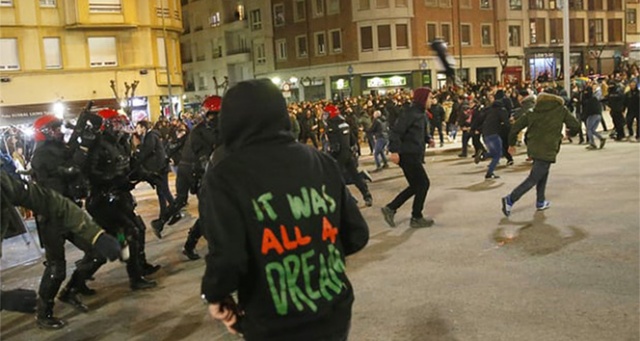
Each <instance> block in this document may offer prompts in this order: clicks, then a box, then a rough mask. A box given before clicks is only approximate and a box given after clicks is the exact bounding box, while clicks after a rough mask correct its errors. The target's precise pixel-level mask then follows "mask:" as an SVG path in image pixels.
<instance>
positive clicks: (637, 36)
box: [624, 0, 640, 64]
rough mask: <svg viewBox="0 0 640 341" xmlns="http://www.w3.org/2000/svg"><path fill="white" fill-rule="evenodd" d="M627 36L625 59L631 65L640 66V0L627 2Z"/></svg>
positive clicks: (628, 0) (627, 0)
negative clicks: (639, 21)
mask: <svg viewBox="0 0 640 341" xmlns="http://www.w3.org/2000/svg"><path fill="white" fill-rule="evenodd" d="M626 2H627V9H626V10H627V12H626V13H627V15H626V18H625V19H626V20H625V21H626V30H627V32H626V34H627V39H626V43H627V50H626V51H625V52H626V53H625V55H624V58H625V59H626V61H628V62H630V63H638V64H640V25H639V24H638V12H639V11H640V0H626Z"/></svg>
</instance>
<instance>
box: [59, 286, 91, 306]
mask: <svg viewBox="0 0 640 341" xmlns="http://www.w3.org/2000/svg"><path fill="white" fill-rule="evenodd" d="M58 299H59V300H60V301H62V302H64V303H67V304H70V305H71V306H72V307H74V308H75V309H76V310H78V311H80V312H83V313H87V312H89V307H87V306H86V305H85V304H84V303H82V301H80V298H79V297H78V290H77V289H76V288H75V287H74V286H73V284H72V283H71V282H70V283H69V284H67V286H66V287H65V288H64V289H62V292H60V295H59V296H58Z"/></svg>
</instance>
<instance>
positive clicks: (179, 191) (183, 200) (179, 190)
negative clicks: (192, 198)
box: [160, 162, 196, 222]
mask: <svg viewBox="0 0 640 341" xmlns="http://www.w3.org/2000/svg"><path fill="white" fill-rule="evenodd" d="M195 181H196V179H195V177H194V174H193V164H191V163H183V162H181V163H179V164H178V174H177V176H176V198H175V200H174V201H173V204H172V205H170V206H169V208H168V209H167V210H166V211H165V213H164V214H163V215H162V216H160V219H161V220H162V221H165V222H166V221H168V220H169V219H171V217H173V216H174V215H176V214H178V212H180V210H181V209H182V208H183V207H185V206H186V205H187V200H188V199H189V190H190V189H191V186H193V184H194V182H195Z"/></svg>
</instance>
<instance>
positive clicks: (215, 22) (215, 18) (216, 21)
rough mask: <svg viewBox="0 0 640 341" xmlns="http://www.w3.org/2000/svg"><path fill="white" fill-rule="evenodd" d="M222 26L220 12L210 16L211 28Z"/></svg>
mask: <svg viewBox="0 0 640 341" xmlns="http://www.w3.org/2000/svg"><path fill="white" fill-rule="evenodd" d="M220 25H222V20H221V19H220V12H215V13H213V14H211V16H209V26H211V27H218V26H220Z"/></svg>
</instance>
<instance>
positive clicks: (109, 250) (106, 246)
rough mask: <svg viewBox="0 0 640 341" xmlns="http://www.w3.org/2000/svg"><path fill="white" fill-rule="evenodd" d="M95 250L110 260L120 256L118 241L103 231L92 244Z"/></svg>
mask: <svg viewBox="0 0 640 341" xmlns="http://www.w3.org/2000/svg"><path fill="white" fill-rule="evenodd" d="M93 247H94V248H95V250H96V251H98V253H99V254H100V255H102V256H104V257H106V258H107V259H108V260H110V261H114V260H116V259H118V257H119V256H120V250H121V247H120V243H119V242H118V240H117V239H115V238H113V237H112V236H110V235H108V234H106V233H103V234H101V235H100V236H99V237H98V240H96V243H95V244H94V245H93Z"/></svg>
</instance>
